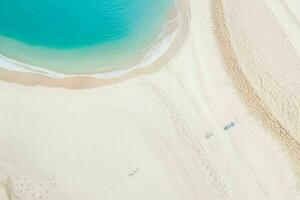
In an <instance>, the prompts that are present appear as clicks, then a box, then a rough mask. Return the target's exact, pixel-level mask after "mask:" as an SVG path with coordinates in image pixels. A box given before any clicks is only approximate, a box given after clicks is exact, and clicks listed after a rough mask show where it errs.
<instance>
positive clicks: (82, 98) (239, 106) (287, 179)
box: [0, 0, 300, 200]
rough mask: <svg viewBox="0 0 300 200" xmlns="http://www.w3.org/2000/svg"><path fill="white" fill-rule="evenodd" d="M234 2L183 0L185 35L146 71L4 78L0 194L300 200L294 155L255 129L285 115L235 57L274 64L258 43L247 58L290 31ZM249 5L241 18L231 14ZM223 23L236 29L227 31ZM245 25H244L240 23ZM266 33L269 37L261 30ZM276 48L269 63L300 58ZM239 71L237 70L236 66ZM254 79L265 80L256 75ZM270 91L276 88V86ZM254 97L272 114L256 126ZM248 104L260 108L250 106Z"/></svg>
mask: <svg viewBox="0 0 300 200" xmlns="http://www.w3.org/2000/svg"><path fill="white" fill-rule="evenodd" d="M238 2H239V3H237V1H233V0H223V1H221V0H214V1H210V0H191V1H190V2H189V4H190V8H189V9H186V12H187V13H188V12H190V20H189V22H188V23H187V24H186V25H188V26H189V30H190V34H189V35H188V36H187V39H186V41H185V43H184V45H183V46H182V48H181V49H180V50H179V51H178V52H177V54H176V55H175V56H173V57H172V58H171V59H170V60H169V62H168V63H167V64H165V66H164V67H162V68H160V69H159V70H156V71H155V72H153V73H148V74H145V75H140V76H136V77H134V78H130V79H127V80H123V81H120V82H117V83H114V84H108V85H106V86H103V87H98V88H92V89H85V90H68V89H63V88H51V87H46V86H24V85H21V84H17V83H12V82H6V81H1V82H0V110H1V112H0V122H1V124H0V141H1V143H0V144H1V145H0V172H1V170H2V172H5V174H3V173H2V174H1V173H0V185H1V186H2V188H1V187H0V188H1V189H0V197H1V195H2V196H6V197H10V198H11V199H18V200H19V199H20V200H27V199H30V200H35V199H39V196H41V198H40V199H47V198H48V199H51V200H52V199H53V200H56V199H72V200H82V199H88V200H98V199H105V200H119V199H128V200H129V199H130V200H140V199H143V200H153V199H157V200H177V199H178V200H199V199H201V200H202V199H203V200H216V199H218V200H219V199H232V200H246V199H249V200H253V199H257V200H265V199H266V200H267V199H272V200H283V199H284V200H296V199H299V198H300V193H299V187H298V185H297V177H296V176H295V173H294V170H293V167H292V166H293V162H292V161H291V159H289V157H288V156H287V152H286V151H285V150H284V149H285V148H283V145H281V144H285V143H284V142H283V143H280V142H278V140H274V139H273V138H274V137H272V134H269V132H268V131H266V129H264V127H263V125H266V124H267V123H266V122H272V120H273V121H275V122H276V120H277V118H278V121H279V122H280V123H279V122H277V123H278V126H281V125H282V126H284V125H290V124H287V123H285V122H284V121H283V120H282V119H280V117H283V119H284V116H285V114H284V113H281V114H280V113H279V114H277V115H276V108H275V107H276V106H275V105H273V104H272V100H271V99H269V97H268V96H267V94H264V93H263V91H260V90H261V89H260V88H259V87H257V88H256V87H255V86H256V85H257V83H256V80H255V78H253V77H255V76H253V77H252V75H251V73H252V74H253V72H252V71H251V69H252V68H250V66H248V65H244V64H243V63H244V62H247V61H249V62H250V61H254V62H256V61H257V60H258V61H259V62H263V61H264V62H267V63H265V64H264V63H263V64H262V65H255V66H257V67H256V68H255V69H256V70H259V69H264V70H268V69H270V68H271V67H270V66H271V64H276V63H273V60H272V59H273V57H271V58H270V57H269V56H268V55H266V54H268V52H271V53H272V52H276V50H277V49H273V48H270V49H267V50H268V51H266V52H265V51H264V52H262V53H261V54H258V55H256V56H255V57H254V58H252V57H249V56H252V54H251V51H252V50H253V49H252V47H253V48H255V47H256V48H258V47H259V48H267V46H266V45H265V43H264V42H267V41H270V40H271V39H264V38H265V36H268V37H273V36H274V37H276V38H274V39H276V40H275V41H274V42H273V43H274V44H268V45H275V46H276V45H279V44H280V45H281V44H285V40H284V38H281V37H279V36H280V34H282V31H283V29H284V31H286V32H289V30H288V29H287V28H282V29H281V28H280V26H277V25H276V26H275V25H274V27H273V25H272V24H273V23H275V22H276V21H277V20H276V19H275V17H274V16H275V14H274V15H271V16H272V17H270V18H267V16H269V12H267V11H266V10H264V9H262V6H261V5H262V4H261V2H262V1H259V0H252V1H248V2H247V1H246V0H239V1H238ZM249 3H250V5H248V4H249ZM247 6H248V7H249V13H248V12H238V10H239V9H244V8H245V7H247ZM223 8H224V9H223ZM263 8H268V6H266V7H263ZM261 9H262V10H261ZM251 10H252V11H255V10H257V11H255V13H256V12H257V13H256V14H255V16H256V15H257V16H256V19H258V17H259V16H265V17H264V18H261V19H259V20H256V21H258V22H260V23H262V24H263V26H262V27H260V28H261V29H259V30H257V29H255V28H253V26H250V25H249V24H247V23H245V21H243V20H251V19H253V16H251V15H250V14H251ZM258 11H259V12H258ZM224 13H225V14H224ZM271 13H273V12H271ZM274 13H275V12H274ZM238 14H240V16H239V17H237V18H236V17H234V16H235V15H238ZM248 14H249V15H248ZM239 20H242V21H240V22H239ZM264 20H266V21H265V22H263V21H264ZM246 22H247V21H246ZM232 23H237V24H235V25H234V26H237V25H239V26H240V27H239V26H237V30H234V29H233V28H232V27H233V25H232ZM244 23H245V24H244ZM264 23H266V24H264ZM270 24H271V25H270ZM266 25H268V28H265V26H266ZM248 26H249V27H250V28H251V27H252V28H251V30H249V29H246V28H247V27H248ZM270 27H271V28H270ZM276 27H277V28H276ZM217 30H219V31H220V32H218V31H217ZM238 30H239V31H241V32H242V31H244V30H247V31H248V32H252V33H253V34H254V33H257V32H256V31H254V30H257V31H259V33H261V32H260V31H262V33H264V31H266V34H265V35H264V34H259V36H257V37H255V38H252V40H251V41H248V40H247V39H248V37H247V35H248V34H250V33H248V32H247V34H241V33H240V34H239V35H233V34H238ZM235 31H236V32H235ZM269 31H270V32H272V34H271V35H267V33H269ZM242 36H243V37H242ZM250 36H251V34H250ZM277 36H278V37H277ZM240 37H241V38H244V39H243V41H247V42H246V44H249V46H247V45H246V47H249V48H246V47H245V48H246V49H247V50H248V51H249V55H248V58H249V59H246V58H245V57H244V55H243V54H242V53H243V52H244V51H243V50H237V49H238V48H239V45H240V43H239V40H240V39H241V38H240ZM285 39H288V37H285ZM277 40H278V41H277ZM257 41H259V42H262V44H263V45H259V43H257ZM275 43H276V44H275ZM291 43H292V42H291ZM251 45H254V46H251ZM250 47H251V48H250ZM226 48H229V49H227V50H226V51H225V52H227V54H225V55H224V49H226ZM274 48H275V47H274ZM276 48H277V47H276ZM294 48H295V49H296V48H297V47H296V45H295V46H294ZM242 49H244V48H242ZM283 50H286V51H287V52H281V54H279V55H277V56H276V59H278V60H279V61H280V60H281V59H285V60H288V59H287V58H290V59H291V60H297V56H296V55H294V56H292V55H290V54H289V53H288V52H289V51H288V49H283ZM238 53H241V54H238ZM263 53H264V54H263ZM282 54H283V55H282ZM260 56H261V57H260ZM263 56H266V57H265V58H263ZM280 56H282V58H279V57H280ZM284 56H289V57H284ZM227 59H230V61H229V62H227V61H228V60H227ZM232 59H235V60H232ZM256 59H257V60H256ZM226 60H227V61H226ZM289 62H290V61H289ZM295 62H296V61H295ZM232 64H234V65H232ZM256 64H257V63H256ZM266 64H269V65H268V66H269V68H268V66H267V65H266ZM232 66H234V68H232ZM275 66H276V67H278V66H277V64H276V65H275ZM286 66H287V67H290V66H289V65H286ZM262 67H264V68H262ZM279 67H280V66H279ZM287 67H286V68H287ZM291 67H292V66H291ZM230 69H232V70H230ZM275 69H277V68H275ZM280 69H281V68H280ZM238 70H239V72H240V73H236V72H237V71H238ZM253 70H254V68H253ZM286 71H287V70H286ZM231 72H232V73H231ZM0 73H2V72H0ZM276 73H277V72H276ZM232 74H235V75H237V76H239V77H240V78H236V79H235V78H234V77H235V76H233V75H232ZM270 75H273V74H270ZM275 75H276V74H274V77H276V78H277V76H275ZM2 76H3V74H2ZM237 79H238V80H237ZM262 79H263V80H264V81H265V82H267V83H269V82H270V84H271V83H272V82H271V81H269V79H265V77H264V75H263V74H262ZM232 80H233V81H232ZM280 80H281V79H280ZM236 81H238V83H243V86H247V88H246V89H247V91H248V92H250V94H253V95H255V96H253V95H250V96H246V97H249V98H253V97H255V98H254V100H253V101H250V103H248V104H247V105H248V107H247V106H246V105H245V104H244V103H243V101H242V100H243V99H241V98H240V94H242V97H245V95H243V94H244V93H243V92H241V91H240V92H239V93H238V90H236V86H237V85H236V83H237V82H236ZM241 81H242V82H241ZM267 83H265V84H267ZM284 83H286V84H288V83H290V82H288V81H287V82H284ZM234 84H235V85H234ZM269 87H271V88H270V89H273V88H274V91H276V92H277V90H276V87H274V86H273V85H270V86H269ZM286 87H289V86H288V85H286ZM239 88H240V87H238V89H239ZM268 89H269V88H268ZM291 89H293V87H292V88H291ZM268 91H269V90H268ZM270 91H273V90H270ZM278 92H285V91H281V90H278ZM295 92H296V91H295ZM282 94H286V93H282ZM281 96H283V95H280V97H281ZM264 98H265V99H264ZM284 99H285V97H282V99H279V100H284ZM244 100H245V98H244ZM279 100H277V101H279ZM258 101H259V104H256V103H257V102H258ZM269 101H270V102H271V103H270V102H269ZM277 101H276V102H274V103H277ZM252 103H255V105H259V107H258V108H259V109H260V110H261V109H263V112H261V113H268V116H270V119H272V120H271V121H270V120H267V121H263V122H265V123H261V121H260V120H258V119H256V118H254V117H253V116H252V115H251V114H250V113H249V111H248V110H249V109H248V108H249V105H250V106H251V105H253V104H252ZM265 103H266V106H265ZM283 105H284V104H283ZM267 106H268V107H267ZM251 111H254V112H256V113H257V110H256V109H254V110H251ZM283 111H286V110H284V109H283ZM259 116H261V115H259ZM231 121H234V122H235V126H234V127H232V128H231V129H229V130H227V131H225V130H224V126H225V125H226V124H227V123H229V122H231ZM291 124H292V123H291ZM285 128H286V129H283V130H288V128H289V127H285ZM288 131H289V130H288ZM270 132H271V131H270ZM275 134H276V132H275ZM284 134H286V135H285V138H286V137H288V136H289V135H288V132H287V131H284ZM293 136H295V135H293ZM290 139H291V140H292V141H293V142H295V140H293V139H292V137H290ZM295 143H296V144H297V142H295ZM24 177H25V179H24ZM20 178H21V179H22V180H26V181H25V183H24V182H20ZM21 183H23V184H21ZM24 185H25V186H26V187H25V188H24ZM28 185H29V186H28ZM26 188H27V189H28V188H29V190H26ZM20 191H22V192H23V193H20ZM32 195H34V197H33V196H32ZM6 197H4V198H6Z"/></svg>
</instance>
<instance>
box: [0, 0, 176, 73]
mask: <svg viewBox="0 0 300 200" xmlns="http://www.w3.org/2000/svg"><path fill="white" fill-rule="evenodd" d="M173 4H174V2H173V0H60V1H58V0H27V1H24V0H0V54H3V55H5V56H7V57H10V58H13V59H15V60H18V61H21V62H24V63H27V64H32V65H38V66H40V65H42V66H43V67H44V68H46V69H50V70H54V71H60V72H66V73H69V72H70V73H71V72H72V71H74V72H93V71H97V69H96V68H102V67H104V66H106V65H107V66H108V65H111V66H113V65H115V64H116V62H111V61H113V60H116V59H117V60H118V59H121V60H122V59H124V60H125V59H127V58H128V56H129V57H130V56H134V54H136V52H139V51H142V50H143V49H144V48H146V47H148V46H149V45H150V44H151V42H153V41H154V39H155V38H156V37H157V35H158V34H159V32H160V31H161V30H162V26H163V24H164V23H165V20H166V16H167V14H168V11H169V9H170V8H171V6H172V5H173ZM50 59H51V60H50ZM53 59H54V61H53ZM91 62H94V63H93V64H91V65H89V64H88V63H91ZM95 62H97V63H98V65H97V66H96V65H95ZM78 63H79V64H78ZM91 66H93V67H91Z"/></svg>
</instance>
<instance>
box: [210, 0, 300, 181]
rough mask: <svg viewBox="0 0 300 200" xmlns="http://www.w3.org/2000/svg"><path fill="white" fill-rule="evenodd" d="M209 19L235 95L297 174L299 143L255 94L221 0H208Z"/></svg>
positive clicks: (299, 156) (298, 172)
mask: <svg viewBox="0 0 300 200" xmlns="http://www.w3.org/2000/svg"><path fill="white" fill-rule="evenodd" d="M211 5H212V19H213V26H214V33H215V37H216V41H217V42H218V46H219V52H220V55H221V57H222V59H223V61H224V68H225V71H226V73H227V75H228V76H229V77H230V79H231V80H232V82H233V84H234V86H235V88H236V90H237V91H238V95H239V96H240V97H241V99H242V101H243V102H244V103H245V104H246V106H247V107H248V109H249V111H250V112H251V113H252V114H254V116H256V118H258V119H259V120H260V121H261V123H262V125H263V126H264V127H265V128H266V129H267V130H269V131H268V132H270V133H271V134H272V137H273V138H274V139H275V140H276V141H277V142H278V143H280V144H281V146H282V147H283V148H284V150H285V151H286V152H287V154H288V156H289V157H290V158H291V159H292V161H293V162H294V164H295V165H294V167H295V171H296V173H297V175H298V176H300V168H299V167H298V166H299V165H300V144H299V142H298V141H297V139H295V138H294V137H293V135H291V133H290V132H289V131H287V129H286V128H285V127H284V126H283V125H282V123H280V122H279V121H278V119H276V118H275V117H274V115H273V113H271V112H270V110H269V109H267V106H266V105H265V103H264V102H263V100H262V99H261V97H260V96H258V94H257V93H256V91H255V89H254V88H253V87H252V85H251V83H250V82H249V80H247V78H246V76H245V74H244V72H243V71H242V68H241V66H240V64H239V60H238V57H237V55H236V54H235V51H234V48H233V46H232V41H231V38H230V31H229V29H228V27H227V23H226V17H225V13H224V7H223V6H224V4H223V2H222V0H213V1H212V4H211Z"/></svg>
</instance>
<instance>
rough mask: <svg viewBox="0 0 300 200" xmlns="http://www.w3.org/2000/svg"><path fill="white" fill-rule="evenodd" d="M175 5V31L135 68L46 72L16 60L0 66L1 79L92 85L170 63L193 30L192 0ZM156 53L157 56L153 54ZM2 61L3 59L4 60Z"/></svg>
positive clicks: (74, 86) (69, 86)
mask: <svg viewBox="0 0 300 200" xmlns="http://www.w3.org/2000/svg"><path fill="white" fill-rule="evenodd" d="M175 9H176V11H177V13H176V14H177V15H178V16H177V17H178V23H179V25H178V28H177V29H176V30H174V31H173V32H172V33H170V34H167V35H166V37H164V38H162V39H161V41H160V42H158V43H155V44H154V45H153V46H152V47H151V49H150V51H149V52H147V53H146V55H145V57H144V58H143V59H142V61H141V62H140V63H138V64H137V65H135V66H133V67H132V68H127V69H120V70H116V71H112V72H103V73H96V74H82V75H81V74H80V75H76V74H75V75H73V74H70V75H65V74H60V73H55V72H54V73H49V74H45V71H44V70H43V71H44V72H42V71H38V70H39V69H37V71H30V70H28V69H26V67H23V66H22V67H21V68H20V67H18V66H16V65H14V64H13V65H12V66H13V68H12V70H11V69H8V68H7V67H1V68H0V80H3V81H6V82H10V83H18V84H22V85H25V86H46V87H59V88H65V89H88V88H95V87H100V86H104V85H109V84H114V83H117V82H120V81H122V80H126V79H130V78H133V77H135V76H138V75H141V74H149V73H153V72H155V71H157V70H158V69H160V68H161V67H162V66H163V65H165V64H166V63H168V62H169V61H170V60H171V59H172V58H173V57H174V55H176V53H177V52H178V50H180V49H181V47H182V45H183V44H184V42H185V40H186V38H187V35H188V33H189V31H188V25H187V24H188V23H186V22H187V21H188V1H184V0H177V1H176V5H175ZM155 54H157V55H155ZM153 55H155V56H154V57H153ZM0 59H1V57H0ZM145 59H146V60H145ZM14 62H15V64H18V62H16V61H14ZM4 63H5V62H4ZM0 64H2V63H1V62H0ZM12 66H10V67H12ZM10 67H9V68H10ZM30 69H34V67H33V68H32V67H30ZM41 72H42V73H41Z"/></svg>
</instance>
